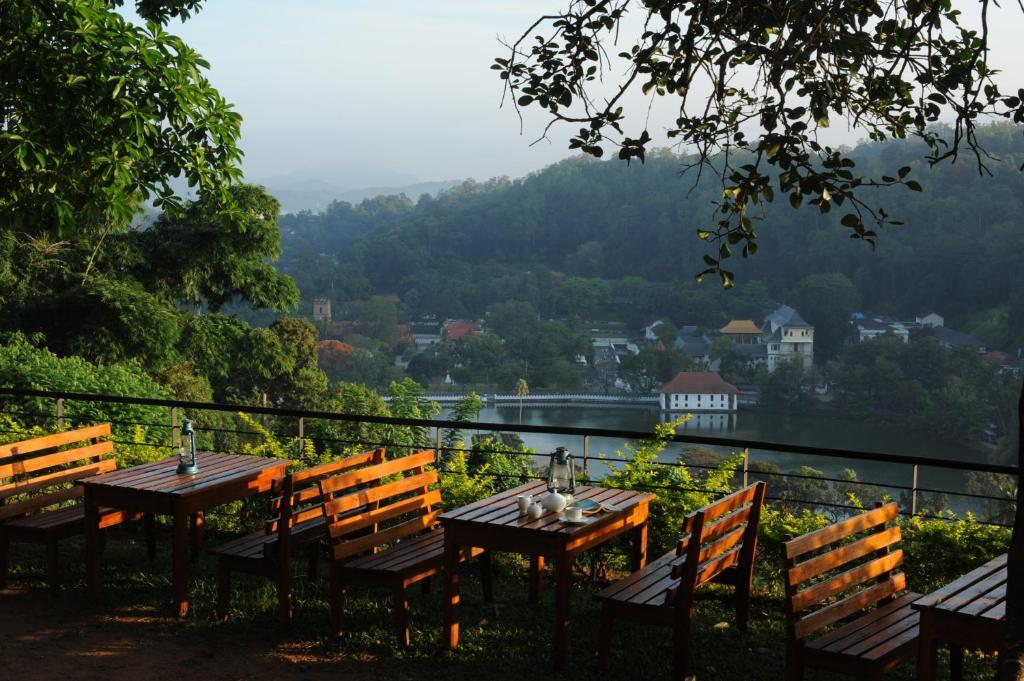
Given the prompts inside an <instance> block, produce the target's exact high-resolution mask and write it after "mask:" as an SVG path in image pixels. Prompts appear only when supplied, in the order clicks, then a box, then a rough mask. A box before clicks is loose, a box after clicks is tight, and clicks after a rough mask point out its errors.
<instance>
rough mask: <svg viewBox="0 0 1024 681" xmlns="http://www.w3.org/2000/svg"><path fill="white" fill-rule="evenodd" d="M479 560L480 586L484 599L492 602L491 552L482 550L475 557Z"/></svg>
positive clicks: (492, 575) (492, 574)
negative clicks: (478, 555)
mask: <svg viewBox="0 0 1024 681" xmlns="http://www.w3.org/2000/svg"><path fill="white" fill-rule="evenodd" d="M477 560H479V561H480V587H481V590H482V591H483V596H484V600H485V601H486V602H488V603H493V602H494V571H493V570H492V569H491V552H490V551H484V552H483V553H481V554H480V557H479V558H478V559H477Z"/></svg>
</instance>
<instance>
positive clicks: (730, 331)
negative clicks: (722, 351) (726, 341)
mask: <svg viewBox="0 0 1024 681" xmlns="http://www.w3.org/2000/svg"><path fill="white" fill-rule="evenodd" d="M719 333H721V334H722V335H723V336H726V337H727V338H730V339H732V342H733V343H735V344H736V345H755V344H757V343H760V342H761V334H762V331H761V329H759V328H758V326H757V324H755V323H754V321H753V320H752V319H734V320H732V321H731V322H729V323H728V324H726V325H725V326H723V327H722V328H721V329H719Z"/></svg>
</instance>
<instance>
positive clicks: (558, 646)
mask: <svg viewBox="0 0 1024 681" xmlns="http://www.w3.org/2000/svg"><path fill="white" fill-rule="evenodd" d="M572 562H573V556H572V555H571V554H569V553H562V554H561V555H559V556H558V557H557V558H556V559H555V651H554V664H555V671H561V670H563V669H565V663H566V661H567V660H568V657H569V627H570V621H569V589H570V588H571V587H572V583H571V582H572V580H571V576H572Z"/></svg>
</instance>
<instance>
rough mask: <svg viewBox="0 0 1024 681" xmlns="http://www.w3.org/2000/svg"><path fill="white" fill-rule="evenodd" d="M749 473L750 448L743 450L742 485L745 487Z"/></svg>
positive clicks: (747, 483)
mask: <svg viewBox="0 0 1024 681" xmlns="http://www.w3.org/2000/svg"><path fill="white" fill-rule="evenodd" d="M749 473H750V449H744V450H743V486H744V487H746V486H747V485H749V484H750V482H749V481H748V479H747V478H748V476H749Z"/></svg>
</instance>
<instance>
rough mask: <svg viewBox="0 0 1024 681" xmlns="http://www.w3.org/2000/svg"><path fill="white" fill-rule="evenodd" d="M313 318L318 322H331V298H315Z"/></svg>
mask: <svg viewBox="0 0 1024 681" xmlns="http://www.w3.org/2000/svg"><path fill="white" fill-rule="evenodd" d="M313 319H314V320H316V321H318V322H327V323H328V324H330V323H331V301H330V299H329V298H314V299H313Z"/></svg>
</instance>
